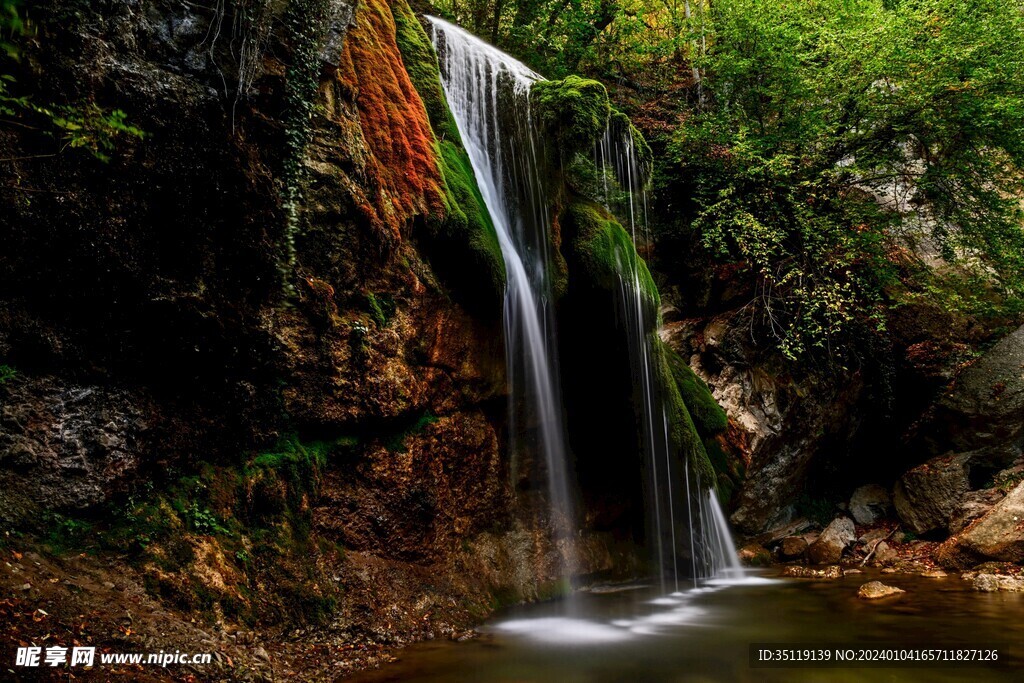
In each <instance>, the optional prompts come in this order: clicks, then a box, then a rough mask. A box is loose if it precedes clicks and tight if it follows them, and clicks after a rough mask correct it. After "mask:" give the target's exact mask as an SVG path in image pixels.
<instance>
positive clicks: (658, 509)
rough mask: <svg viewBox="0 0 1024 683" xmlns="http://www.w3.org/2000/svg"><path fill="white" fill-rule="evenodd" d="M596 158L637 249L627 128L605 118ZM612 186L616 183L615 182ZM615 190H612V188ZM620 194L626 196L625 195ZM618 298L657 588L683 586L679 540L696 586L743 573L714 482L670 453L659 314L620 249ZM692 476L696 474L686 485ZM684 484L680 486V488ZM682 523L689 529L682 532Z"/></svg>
mask: <svg viewBox="0 0 1024 683" xmlns="http://www.w3.org/2000/svg"><path fill="white" fill-rule="evenodd" d="M594 164H595V166H596V167H597V169H598V171H599V173H600V174H601V176H602V178H603V183H602V185H603V189H604V202H605V207H606V208H608V209H609V210H610V211H612V212H613V213H615V214H616V215H617V216H618V217H619V219H620V220H622V221H623V223H624V225H626V226H627V227H628V228H629V231H630V235H631V237H632V239H633V244H634V245H636V247H637V249H640V248H642V247H643V246H645V245H648V244H650V243H651V238H650V233H649V227H648V222H647V173H646V172H645V170H644V169H643V168H642V165H641V161H640V159H639V157H638V154H637V150H636V143H635V141H634V139H633V133H632V129H631V128H630V127H629V126H623V125H621V124H618V123H616V122H614V121H609V124H608V126H607V127H606V129H605V134H604V137H603V138H602V139H601V141H600V142H599V143H598V144H597V145H596V147H595V150H594ZM616 186H617V187H616ZM616 190H617V191H616ZM623 195H624V196H623ZM618 265H619V269H620V278H619V285H620V292H619V294H620V301H621V305H622V309H623V318H624V320H625V323H626V334H627V337H628V341H629V345H630V360H631V362H632V365H633V373H634V376H636V377H638V378H639V381H640V383H641V386H640V389H641V391H640V394H641V403H642V406H641V422H642V423H643V437H644V441H643V445H644V455H645V458H646V462H647V469H648V476H649V479H650V481H649V489H648V490H649V491H650V492H651V494H650V500H649V501H648V508H649V510H650V514H651V516H652V517H653V524H652V525H651V526H652V527H653V528H652V529H651V532H652V534H653V536H654V539H655V548H656V553H657V561H658V567H659V568H660V569H661V572H662V573H661V579H662V589H663V590H668V589H669V588H671V589H673V590H674V591H676V592H678V591H679V588H680V577H681V573H680V569H681V568H680V566H679V556H680V546H681V545H682V544H683V543H685V546H684V547H687V549H688V550H689V555H690V563H689V564H690V566H689V567H688V569H689V570H690V574H691V577H692V581H693V586H694V587H695V588H696V587H697V585H698V581H699V580H700V579H712V580H714V581H715V582H717V583H723V582H735V581H740V580H743V577H744V574H743V568H742V566H741V565H740V561H739V557H738V556H737V554H736V547H735V543H734V542H733V540H732V534H731V533H730V531H729V525H728V522H727V521H726V519H725V514H724V513H723V512H722V507H721V505H720V504H719V502H718V497H717V495H716V494H715V492H714V488H713V487H708V488H707V489H704V487H703V486H702V485H701V482H700V479H699V477H694V476H693V475H692V473H691V471H690V463H689V461H688V459H684V460H683V461H682V467H680V466H679V462H680V461H679V458H680V457H683V454H679V453H673V446H672V443H671V441H670V439H669V418H668V415H667V414H666V412H665V406H664V400H663V398H662V397H661V396H659V392H658V385H657V381H656V379H657V377H658V374H657V368H656V366H655V365H654V364H655V363H658V362H660V359H658V358H657V357H656V355H655V350H654V347H653V343H652V339H651V335H653V334H655V330H656V327H657V323H658V321H657V320H656V319H651V314H652V313H653V315H654V317H655V318H656V317H657V312H656V311H650V310H648V309H649V306H645V303H647V302H645V301H644V289H643V286H642V281H641V268H642V267H643V265H642V264H641V263H640V262H639V256H638V257H636V258H635V259H634V258H631V257H630V256H629V255H627V254H620V255H619V264H618ZM691 479H695V481H694V482H693V485H692V486H691V481H690V480H691ZM680 486H681V487H682V490H679V489H680ZM684 524H685V525H686V526H687V528H686V530H685V531H686V532H687V533H686V537H685V539H680V534H681V533H682V532H683V531H684V530H683V528H682V526H683V525H684Z"/></svg>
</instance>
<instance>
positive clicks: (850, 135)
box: [434, 0, 1024, 358]
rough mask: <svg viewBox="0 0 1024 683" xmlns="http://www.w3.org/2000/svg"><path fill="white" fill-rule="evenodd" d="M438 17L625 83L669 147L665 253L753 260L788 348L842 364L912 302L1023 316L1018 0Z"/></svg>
mask: <svg viewBox="0 0 1024 683" xmlns="http://www.w3.org/2000/svg"><path fill="white" fill-rule="evenodd" d="M434 11H435V12H437V13H439V14H442V15H443V16H446V17H448V18H450V19H453V20H455V21H458V22H460V23H462V24H463V25H465V26H467V27H469V28H470V29H472V30H474V31H475V32H476V33H478V34H479V35H481V36H482V37H484V38H486V39H488V40H490V41H492V42H494V43H496V44H497V45H498V46H499V47H501V48H502V49H505V50H507V51H509V52H511V53H512V54H514V55H516V56H517V57H519V58H521V59H523V60H524V61H526V62H527V63H528V64H529V65H530V66H532V67H534V68H535V69H537V70H539V71H540V72H541V73H544V74H545V75H548V76H551V77H562V76H564V75H567V74H570V73H581V74H584V75H587V76H590V77H595V78H598V79H600V80H602V81H604V82H605V83H606V84H607V85H608V86H609V88H610V90H611V91H612V94H613V97H614V98H615V99H616V106H618V107H619V108H621V109H623V110H625V111H627V112H628V113H629V114H630V115H631V116H632V117H633V118H634V120H635V121H636V122H637V123H638V125H640V127H641V128H642V129H643V130H644V132H645V133H646V134H647V136H648V137H649V138H650V141H651V143H652V148H653V149H654V150H655V153H656V177H655V186H654V188H653V192H654V204H653V206H654V207H655V212H654V215H653V216H652V219H653V222H654V228H655V230H656V231H657V235H658V241H659V258H661V259H664V260H666V261H667V262H675V263H682V262H683V261H684V260H685V259H693V258H696V254H695V251H698V252H701V253H703V254H704V255H705V257H707V258H711V259H713V260H717V261H719V262H727V263H738V264H741V265H742V267H743V269H744V271H743V272H745V273H746V274H747V275H749V277H750V278H751V279H752V280H754V282H755V284H754V291H755V295H754V297H753V300H752V302H751V303H753V304H754V305H755V307H756V308H757V310H758V312H759V314H760V316H761V320H762V321H763V324H764V329H765V330H766V331H767V332H768V333H769V334H770V335H771V336H772V337H773V338H774V340H775V342H776V344H777V345H778V347H779V348H780V349H781V350H782V352H783V353H785V354H786V355H787V356H789V357H791V358H799V357H802V356H804V355H805V354H807V353H819V352H821V353H824V354H826V355H829V356H832V355H835V354H836V353H837V351H841V350H842V346H843V340H844V338H845V337H846V335H848V334H849V333H850V332H851V330H852V329H853V328H855V327H859V328H863V327H864V326H865V325H866V326H868V327H869V328H870V329H874V330H878V331H881V330H884V325H885V315H884V313H885V311H886V310H887V308H889V307H892V306H895V305H898V304H899V303H900V302H902V301H905V300H907V299H910V298H921V297H924V298H930V299H933V300H934V301H936V302H938V303H941V304H942V305H944V306H946V307H949V308H956V309H958V310H960V311H963V312H966V313H969V314H970V315H974V316H983V317H986V316H987V317H988V318H990V319H994V318H1005V317H1007V316H1009V317H1018V316H1019V314H1020V311H1021V308H1022V307H1021V294H1022V286H1024V232H1022V205H1021V197H1022V196H1024V187H1022V179H1024V176H1022V168H1024V4H1022V3H1021V2H1019V1H1018V0H1011V1H1010V2H1006V1H1001V0H966V1H964V2H947V1H944V0H810V1H800V2H767V1H765V0H713V1H711V2H709V1H707V0H681V1H676V0H437V2H436V3H435V8H434ZM663 270H664V269H663ZM670 270H671V269H670ZM839 355H841V353H840V354H839Z"/></svg>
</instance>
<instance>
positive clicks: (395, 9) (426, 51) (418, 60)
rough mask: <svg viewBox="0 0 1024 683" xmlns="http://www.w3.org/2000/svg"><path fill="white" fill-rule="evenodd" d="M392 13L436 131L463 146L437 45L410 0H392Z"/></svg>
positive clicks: (405, 57)
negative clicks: (443, 84)
mask: <svg viewBox="0 0 1024 683" xmlns="http://www.w3.org/2000/svg"><path fill="white" fill-rule="evenodd" d="M391 15H392V16H393V17H394V19H395V40H396V42H397V43H398V49H399V50H400V51H401V53H402V62H403V63H404V64H405V70H406V72H407V73H408V74H409V80H411V81H412V84H413V86H414V87H415V88H416V92H418V93H419V95H420V99H421V100H423V106H424V107H425V108H426V110H427V118H428V119H430V126H431V127H432V128H433V129H434V134H435V135H436V136H437V138H438V139H439V140H442V141H444V140H447V141H450V142H452V143H454V144H455V145H458V146H459V147H461V146H462V138H461V136H460V135H459V127H458V126H457V125H456V123H455V118H454V117H453V116H452V113H451V110H450V109H449V108H448V101H447V100H446V99H445V96H444V88H443V87H442V86H441V76H440V74H439V72H438V69H437V57H436V56H435V54H434V47H433V46H432V45H431V44H430V39H429V38H428V37H427V33H426V31H424V30H423V25H422V24H420V22H419V20H418V19H417V18H416V15H415V14H413V11H412V9H411V8H410V7H409V5H408V3H406V2H404V1H403V0H398V2H393V3H391Z"/></svg>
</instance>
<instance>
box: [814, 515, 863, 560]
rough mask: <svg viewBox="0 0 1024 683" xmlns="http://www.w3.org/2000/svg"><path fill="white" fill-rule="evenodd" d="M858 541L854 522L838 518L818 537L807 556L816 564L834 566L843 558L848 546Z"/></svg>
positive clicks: (845, 518)
mask: <svg viewBox="0 0 1024 683" xmlns="http://www.w3.org/2000/svg"><path fill="white" fill-rule="evenodd" d="M856 539H857V534H856V531H855V529H854V526H853V520H852V519H850V518H849V517H836V518H835V519H834V520H832V521H831V522H830V523H829V525H828V526H827V527H825V530H824V531H822V532H821V535H820V536H818V540H816V541H815V542H814V543H812V544H811V545H810V547H809V548H808V549H807V555H808V557H809V558H810V560H811V562H813V563H815V564H834V563H836V562H838V561H839V558H840V557H842V555H843V551H844V550H846V546H848V545H850V544H851V543H853V542H854V541H855V540H856Z"/></svg>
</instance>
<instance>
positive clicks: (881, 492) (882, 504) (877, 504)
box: [849, 484, 892, 524]
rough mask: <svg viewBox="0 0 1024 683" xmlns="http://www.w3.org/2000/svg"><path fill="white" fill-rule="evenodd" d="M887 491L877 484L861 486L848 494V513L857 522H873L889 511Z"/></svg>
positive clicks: (890, 503) (889, 504)
mask: <svg viewBox="0 0 1024 683" xmlns="http://www.w3.org/2000/svg"><path fill="white" fill-rule="evenodd" d="M891 506H892V501H891V499H890V498H889V492H888V491H886V490H885V488H883V487H881V486H879V485H878V484H868V485H866V486H861V487H860V488H858V489H857V490H856V491H854V492H853V495H852V496H850V505H849V508H850V514H851V515H853V519H854V521H855V522H857V524H874V523H875V522H877V521H878V520H880V519H883V518H885V517H886V516H887V515H888V513H889V508H890V507H891Z"/></svg>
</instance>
